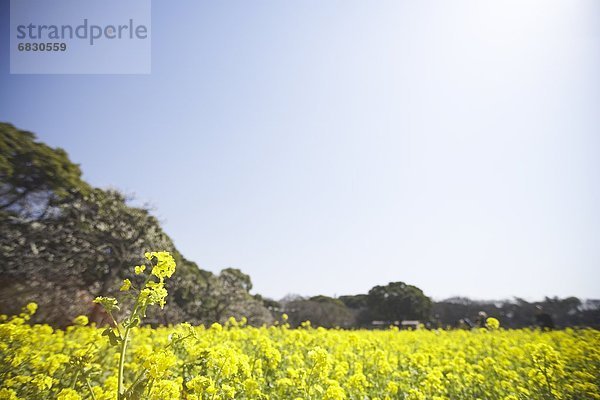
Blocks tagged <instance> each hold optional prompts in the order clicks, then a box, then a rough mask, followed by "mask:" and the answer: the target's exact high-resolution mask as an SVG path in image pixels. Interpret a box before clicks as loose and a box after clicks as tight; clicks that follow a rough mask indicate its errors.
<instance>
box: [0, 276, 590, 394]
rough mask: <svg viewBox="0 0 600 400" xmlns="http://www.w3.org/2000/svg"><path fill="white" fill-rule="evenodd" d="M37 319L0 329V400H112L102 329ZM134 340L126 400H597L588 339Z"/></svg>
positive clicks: (112, 376) (228, 329)
mask: <svg viewBox="0 0 600 400" xmlns="http://www.w3.org/2000/svg"><path fill="white" fill-rule="evenodd" d="M160 274H163V272H161V273H159V275H160ZM164 276H168V275H166V273H165V275H164ZM101 301H104V302H107V303H110V305H112V302H111V300H106V299H102V300H101ZM34 312H35V307H34V306H31V305H30V306H28V307H26V308H25V309H24V312H23V313H22V314H20V315H18V316H13V317H7V316H2V317H0V399H45V398H48V399H65V400H66V399H68V400H75V399H97V400H109V399H110V400H115V399H116V398H117V385H118V379H117V370H116V362H115V360H116V359H118V357H119V354H118V352H119V348H118V346H117V347H115V346H111V345H110V343H109V340H108V339H107V338H106V337H103V336H102V332H103V329H101V328H97V327H95V326H94V325H93V324H88V323H87V322H88V321H87V319H84V318H81V317H78V319H77V321H76V323H75V325H74V326H72V327H69V328H67V329H66V330H54V329H52V328H51V327H49V326H47V325H32V324H30V323H29V318H30V315H31V314H33V313H34ZM491 322H492V323H491V324H490V325H495V323H494V321H491ZM132 331H133V334H132V335H131V342H130V343H129V351H128V352H127V357H126V359H125V368H124V370H125V371H126V372H125V374H126V376H125V378H126V381H127V382H133V385H132V388H131V392H130V393H128V394H127V396H129V397H127V398H140V399H188V400H201V399H202V400H205V399H211V400H218V399H240V400H244V399H253V400H256V399H285V400H287V399H291V400H299V399H305V400H309V399H312V400H315V399H325V400H343V399H348V400H358V399H361V400H362V399H371V400H375V399H379V400H391V399H402V400H424V399H431V400H451V399H489V400H525V399H527V400H530V399H531V400H542V399H565V400H568V399H573V400H574V399H578V400H586V399H600V386H599V385H600V332H598V331H596V330H591V329H581V330H579V329H577V330H574V329H567V330H561V331H552V332H542V331H537V330H503V329H488V330H485V329H481V330H475V331H443V330H436V331H427V330H416V331H398V330H397V329H395V328H392V329H389V330H378V331H367V330H356V331H347V330H340V329H330V330H328V329H322V328H316V329H315V328H312V327H311V326H310V324H304V327H302V328H298V329H291V328H289V326H288V325H287V324H286V323H285V321H282V323H281V324H280V325H278V326H271V327H260V328H254V327H249V326H246V325H245V321H235V320H234V319H231V320H230V321H229V322H228V323H226V324H224V325H219V324H213V325H212V326H210V327H203V326H198V327H192V326H190V325H189V324H181V325H176V326H171V327H158V328H151V327H147V326H143V327H134V328H132ZM135 396H138V397H135Z"/></svg>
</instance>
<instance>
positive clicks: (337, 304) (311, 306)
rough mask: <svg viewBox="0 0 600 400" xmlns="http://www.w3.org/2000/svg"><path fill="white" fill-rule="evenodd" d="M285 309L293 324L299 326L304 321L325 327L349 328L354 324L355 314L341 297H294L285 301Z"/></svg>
mask: <svg viewBox="0 0 600 400" xmlns="http://www.w3.org/2000/svg"><path fill="white" fill-rule="evenodd" d="M284 311H285V312H286V313H287V314H288V317H289V320H288V321H289V323H290V325H291V326H298V325H300V324H301V323H302V322H304V321H310V322H311V324H312V325H314V326H322V327H324V328H335V327H343V328H349V327H351V326H353V325H354V316H353V314H352V312H351V311H350V310H349V309H348V307H346V305H345V304H344V303H343V302H342V301H340V300H339V299H334V298H331V297H328V296H313V297H311V298H309V299H303V298H295V299H292V300H291V301H287V302H284Z"/></svg>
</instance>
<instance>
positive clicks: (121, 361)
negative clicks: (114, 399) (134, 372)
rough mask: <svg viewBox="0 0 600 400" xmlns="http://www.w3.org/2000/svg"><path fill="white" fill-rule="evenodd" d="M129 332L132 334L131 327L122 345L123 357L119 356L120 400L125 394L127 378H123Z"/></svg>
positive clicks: (126, 331)
mask: <svg viewBox="0 0 600 400" xmlns="http://www.w3.org/2000/svg"><path fill="white" fill-rule="evenodd" d="M129 332H131V326H128V327H127V328H126V329H125V336H123V343H122V345H121V355H120V356H119V399H121V398H122V397H123V395H124V394H125V385H124V383H125V377H124V376H123V369H124V367H125V352H126V351H127V340H128V339H129Z"/></svg>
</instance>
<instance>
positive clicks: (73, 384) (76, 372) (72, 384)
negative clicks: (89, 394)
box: [71, 370, 79, 389]
mask: <svg viewBox="0 0 600 400" xmlns="http://www.w3.org/2000/svg"><path fill="white" fill-rule="evenodd" d="M77 378H79V370H77V371H75V376H74V377H73V382H71V389H75V385H76V384H77Z"/></svg>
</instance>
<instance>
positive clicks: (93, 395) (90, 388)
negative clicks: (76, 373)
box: [83, 374, 96, 400]
mask: <svg viewBox="0 0 600 400" xmlns="http://www.w3.org/2000/svg"><path fill="white" fill-rule="evenodd" d="M83 376H84V377H85V384H86V385H87V387H88V389H89V390H90V395H92V399H93V400H96V395H95V394H94V391H93V390H92V385H91V384H90V380H89V378H88V377H87V375H85V374H84V375H83Z"/></svg>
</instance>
